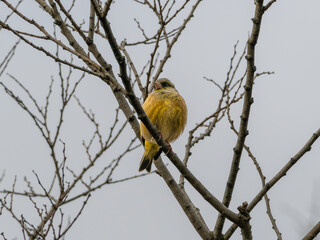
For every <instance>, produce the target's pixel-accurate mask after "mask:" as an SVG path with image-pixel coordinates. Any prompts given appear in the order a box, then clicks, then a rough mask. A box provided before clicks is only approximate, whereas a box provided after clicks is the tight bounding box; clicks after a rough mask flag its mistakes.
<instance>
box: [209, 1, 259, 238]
mask: <svg viewBox="0 0 320 240" xmlns="http://www.w3.org/2000/svg"><path fill="white" fill-rule="evenodd" d="M263 13H264V11H263V0H259V1H256V8H255V15H254V18H253V19H252V22H253V26H252V31H251V36H250V38H249V40H248V50H247V55H246V59H247V75H246V84H245V86H244V89H245V93H244V100H243V107H242V113H241V116H240V118H241V120H240V128H239V134H238V139H237V143H236V146H235V147H234V149H233V151H234V154H233V159H232V165H231V169H230V173H229V177H228V181H227V185H226V188H225V192H224V196H223V201H222V203H223V204H224V205H225V206H226V207H229V204H230V202H231V198H232V193H233V189H234V185H235V182H236V178H237V174H238V171H239V164H240V158H241V153H242V150H243V146H244V142H245V139H246V136H247V135H248V130H247V129H248V121H249V115H250V109H251V104H252V103H253V98H252V88H253V81H254V73H255V71H256V67H255V63H254V60H255V46H256V44H257V41H258V37H259V33H260V26H261V20H262V16H263ZM224 221H225V217H224V216H222V215H221V214H219V216H218V219H217V222H216V226H215V230H214V233H215V234H214V235H215V237H219V236H221V232H222V228H223V225H224Z"/></svg>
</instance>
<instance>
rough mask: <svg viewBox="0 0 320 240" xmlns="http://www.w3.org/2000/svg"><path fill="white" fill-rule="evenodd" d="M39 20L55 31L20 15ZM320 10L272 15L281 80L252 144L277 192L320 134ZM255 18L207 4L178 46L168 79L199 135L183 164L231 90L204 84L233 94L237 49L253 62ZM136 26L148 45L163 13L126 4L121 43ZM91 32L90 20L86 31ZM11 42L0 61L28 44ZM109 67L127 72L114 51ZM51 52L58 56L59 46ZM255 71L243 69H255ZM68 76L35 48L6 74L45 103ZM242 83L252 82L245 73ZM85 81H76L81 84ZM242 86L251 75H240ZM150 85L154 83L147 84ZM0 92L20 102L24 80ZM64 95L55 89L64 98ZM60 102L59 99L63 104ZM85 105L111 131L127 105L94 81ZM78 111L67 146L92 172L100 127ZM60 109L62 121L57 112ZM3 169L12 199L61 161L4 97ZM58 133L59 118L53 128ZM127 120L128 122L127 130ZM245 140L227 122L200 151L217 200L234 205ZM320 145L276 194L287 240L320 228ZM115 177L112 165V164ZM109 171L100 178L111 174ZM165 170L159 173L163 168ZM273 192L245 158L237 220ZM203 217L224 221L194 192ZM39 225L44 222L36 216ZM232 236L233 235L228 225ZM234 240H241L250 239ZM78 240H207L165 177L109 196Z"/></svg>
mask: <svg viewBox="0 0 320 240" xmlns="http://www.w3.org/2000/svg"><path fill="white" fill-rule="evenodd" d="M87 7H88V3H87V4H85V6H82V7H77V8H75V10H74V12H76V13H77V14H78V15H77V17H76V18H77V20H79V21H81V20H82V19H85V18H86V16H87V12H88V8H87ZM20 9H21V10H22V12H24V13H25V14H26V15H27V16H29V17H31V18H35V19H36V20H39V21H41V22H42V24H43V25H46V26H52V23H51V19H50V17H49V16H47V15H46V14H45V13H44V11H42V10H41V9H39V7H37V5H36V4H35V3H30V1H25V2H23V3H22V6H21V7H20ZM319 9H320V2H319V1H317V0H305V1H299V0H290V1H289V0H278V1H277V2H276V3H275V4H274V5H273V6H272V7H271V8H270V10H269V11H268V12H267V13H266V14H265V16H264V18H263V22H262V26H261V34H260V38H259V41H258V45H257V50H256V56H257V58H256V67H257V72H263V71H274V72H275V74H273V75H265V76H262V77H260V78H259V79H258V80H257V81H256V83H255V85H254V91H253V97H254V104H253V105H252V112H251V115H250V120H249V126H248V129H249V132H250V134H249V136H248V137H247V144H248V145H249V146H250V148H251V150H252V152H253V153H254V154H255V156H256V157H257V160H258V161H259V163H260V165H261V167H262V170H263V172H264V174H265V176H266V177H267V180H270V179H271V178H272V177H273V176H274V175H275V174H276V173H277V172H278V171H279V169H280V168H281V167H282V166H283V165H284V164H285V163H286V162H287V161H289V160H290V158H291V157H292V156H294V155H295V154H296V153H297V152H298V150H300V148H301V147H302V146H303V145H304V144H305V143H306V141H307V140H308V139H309V138H310V137H311V135H312V133H313V132H315V131H316V130H317V129H318V128H319V127H320V111H319V104H320V96H319V91H320V81H319V64H320V44H319V43H320V30H319V29H320V28H319V23H320V15H319ZM7 13H8V10H7V9H6V7H5V6H4V4H3V3H1V4H0V16H1V17H0V18H1V20H3V19H4V17H3V16H6V15H7ZM253 14H254V5H253V1H248V0H241V1H239V0H229V1H221V0H220V1H210V0H204V1H202V2H201V4H200V6H199V7H198V9H197V10H196V12H195V14H194V18H193V19H192V21H191V22H190V24H188V26H187V28H186V30H185V31H184V32H183V33H182V36H181V39H180V40H179V42H178V43H177V45H176V46H174V49H173V51H172V58H170V59H169V61H168V63H167V65H166V67H165V68H164V72H163V73H162V74H161V76H162V77H167V78H169V79H171V80H172V81H173V82H174V84H175V85H176V87H177V89H178V90H179V92H180V94H181V95H182V96H183V97H184V98H185V100H186V102H187V105H188V123H187V127H186V130H185V133H184V134H183V135H182V136H181V137H180V138H179V139H178V140H177V141H176V142H175V143H174V144H173V145H172V146H173V149H174V151H175V152H176V153H177V154H178V155H179V156H180V157H181V158H182V157H183V156H184V146H185V144H186V142H187V137H188V131H189V130H190V129H192V128H193V127H194V126H195V124H196V123H198V122H200V121H201V120H202V119H203V118H204V117H206V116H208V115H210V113H212V112H213V111H214V110H215V109H216V106H217V100H218V99H219V97H220V93H219V89H217V87H215V86H214V85H213V84H212V83H210V82H207V81H205V80H204V79H203V77H208V78H212V79H214V80H215V81H216V82H218V83H223V82H224V80H225V78H226V73H227V71H228V68H229V64H230V58H231V56H232V54H233V46H234V44H235V43H236V42H237V41H239V44H238V51H239V53H240V52H241V51H242V50H243V48H244V46H245V43H246V39H247V37H248V35H249V33H250V30H251V26H252V22H251V20H250V19H251V18H252V17H253ZM133 18H137V19H138V20H139V21H140V22H142V23H143V26H144V27H145V28H146V32H147V33H148V34H150V35H151V34H152V33H154V31H155V28H154V25H155V24H157V21H156V19H155V18H154V17H153V16H152V14H151V12H150V11H149V10H148V9H147V8H145V7H141V6H140V5H139V4H136V3H134V2H133V1H132V0H123V1H116V3H115V4H114V5H113V7H112V9H111V12H110V17H109V21H110V22H111V25H112V26H113V29H114V33H115V35H116V38H117V40H118V41H119V42H120V41H121V40H123V39H124V38H126V39H127V41H128V42H133V41H136V40H139V39H141V35H140V32H139V31H138V30H137V28H136V24H135V22H134V21H133ZM85 20H87V19H85ZM9 24H13V25H14V26H16V27H19V28H20V29H21V28H22V29H24V28H28V26H27V25H25V24H23V23H22V21H17V18H16V17H12V18H11V19H10V21H9ZM16 40H17V39H16V37H15V36H13V35H12V34H11V33H9V32H7V31H5V30H1V31H0V42H1V48H0V60H2V59H3V57H4V56H5V54H6V53H7V52H8V50H9V48H10V47H11V46H12V45H13V43H14V42H15V41H16ZM99 44H100V46H101V48H103V46H105V48H106V50H105V56H106V58H107V59H108V60H109V61H110V62H111V63H113V64H114V69H115V71H116V72H117V71H118V67H117V65H116V64H115V61H114V60H113V59H112V57H111V56H112V55H111V52H110V49H108V44H107V42H102V41H101V42H99ZM51 49H54V48H53V46H51ZM128 51H129V53H130V55H131V57H132V59H133V61H134V62H135V63H136V65H137V67H138V69H141V68H142V67H143V66H144V64H145V63H146V61H147V59H148V58H149V56H150V55H149V54H150V52H149V51H150V48H144V47H140V48H129V49H128ZM243 67H244V65H242V68H241V69H243ZM57 70H58V67H57V65H56V64H55V62H54V61H53V60H51V59H48V58H47V57H46V56H45V55H44V54H43V53H40V52H37V51H35V50H34V49H32V48H31V47H29V46H27V45H26V44H24V43H21V44H20V45H19V46H18V49H17V52H16V55H15V56H14V59H13V61H12V62H11V63H10V65H9V67H8V68H7V70H6V72H7V73H10V74H12V75H14V76H15V77H16V78H18V79H19V80H21V81H22V82H23V83H24V84H25V85H26V86H27V87H28V89H30V91H31V92H32V93H33V94H34V96H35V97H36V98H37V99H39V101H40V102H41V103H44V101H45V96H46V93H47V89H48V86H49V84H50V81H51V76H54V77H55V78H57V76H58V72H57ZM241 73H242V72H241ZM80 75H81V74H80V73H79V72H77V71H74V80H76V79H77V77H79V76H80ZM239 76H241V74H240V73H239ZM144 79H145V75H144ZM0 81H3V82H5V83H6V84H7V85H8V86H11V87H12V89H14V90H15V91H16V92H17V93H21V91H20V90H18V88H17V87H16V85H15V84H13V83H12V80H10V78H9V77H8V76H7V75H6V74H3V75H2V76H1V78H0ZM58 87H59V83H58V82H57V83H56V84H55V85H54V88H55V89H58ZM54 96H55V97H56V98H57V99H58V96H59V93H55V94H54ZM77 96H79V97H80V99H81V100H82V102H83V104H84V105H85V106H87V107H88V108H91V109H92V110H93V111H94V112H95V113H96V116H97V119H98V121H100V123H101V126H102V128H103V129H105V130H107V129H109V127H110V124H111V123H112V122H113V120H114V109H115V106H116V105H115V100H114V97H113V95H112V93H111V91H110V90H109V87H108V86H107V85H106V84H104V83H102V82H101V81H100V80H99V79H96V78H95V77H92V76H87V77H86V78H85V79H84V81H83V82H82V83H81V84H80V87H79V91H78V92H77ZM73 101H74V103H73V105H72V106H73V107H74V108H72V109H70V111H69V112H68V113H67V115H66V125H65V127H64V129H63V136H62V137H63V140H64V141H66V142H67V144H68V152H67V154H68V157H69V158H70V162H69V163H70V164H71V165H72V166H73V168H74V169H78V170H80V169H81V168H82V167H83V164H84V163H85V160H86V159H85V157H84V154H85V153H84V150H83V148H82V147H81V144H82V140H83V139H85V140H88V139H89V138H90V136H91V133H92V131H93V127H92V126H91V125H90V123H89V121H88V120H87V119H85V118H84V117H83V114H82V113H81V109H79V107H77V105H76V102H75V100H73ZM58 106H59V105H58V102H57V103H53V108H52V111H53V112H54V110H57V107H58ZM241 106H242V104H238V105H237V106H235V107H234V108H233V109H232V116H233V118H234V120H235V124H236V126H238V123H239V119H240V117H239V116H240V110H241ZM0 113H1V117H0V162H1V168H0V172H2V169H5V170H6V177H5V179H4V181H3V182H2V183H1V185H0V188H1V189H3V188H8V187H10V186H11V184H12V182H13V180H14V176H15V175H16V176H17V177H18V183H17V187H20V188H22V187H23V186H24V184H23V176H27V177H28V178H29V179H31V180H33V181H34V182H35V177H34V175H33V173H32V170H34V171H36V172H37V173H38V174H39V177H40V178H42V179H43V181H44V182H46V181H48V179H46V177H47V175H50V174H51V173H52V167H53V166H52V163H51V162H50V159H49V149H48V148H47V146H46V144H45V143H44V142H43V140H42V139H41V135H40V132H39V131H37V129H36V128H35V126H34V124H33V122H32V120H31V119H30V118H29V117H28V116H27V114H26V113H25V112H24V111H23V110H22V109H21V108H20V107H19V106H18V105H17V104H16V103H15V102H14V101H12V99H10V98H9V97H8V96H7V95H6V94H5V92H4V91H3V89H0ZM52 119H53V120H52V124H53V125H54V119H55V116H54V115H53V116H52ZM122 119H123V118H122ZM133 137H134V134H133V132H132V131H131V130H130V129H129V128H127V130H126V132H125V136H123V137H122V138H121V139H122V140H121V141H120V144H117V145H116V146H115V147H114V148H113V150H112V151H111V152H108V153H107V154H106V155H105V156H104V157H103V159H105V161H108V160H110V159H113V158H115V157H117V156H118V155H119V154H120V153H121V152H122V150H123V146H126V145H127V144H128V143H129V142H130V140H131V138H133ZM235 141H236V137H235V135H234V133H233V132H232V131H231V130H230V126H229V123H228V122H227V121H223V122H221V123H219V124H218V126H217V129H216V130H215V132H214V134H212V136H211V137H210V138H207V139H206V140H205V141H203V142H202V143H201V144H199V145H198V146H196V147H195V148H194V149H193V151H192V156H191V158H190V164H189V168H190V170H191V171H192V172H194V174H195V175H196V176H197V177H198V178H199V179H200V180H201V181H202V182H203V184H204V185H205V186H206V187H207V188H208V189H209V190H210V191H211V192H212V193H213V195H214V196H216V197H218V198H219V199H222V196H223V192H224V188H225V184H226V179H227V177H228V173H229V168H230V165H231V160H232V154H233V151H232V149H233V147H234V145H235ZM142 154H143V149H142V148H139V149H137V150H135V151H134V152H132V153H130V154H128V155H127V157H125V158H124V159H123V160H122V161H121V163H120V166H119V168H118V169H117V171H116V172H115V176H114V178H115V179H120V178H123V177H127V176H132V175H135V174H137V169H138V164H139V161H140V159H141V156H142ZM319 156H320V144H319V142H316V143H315V144H314V146H313V148H312V151H311V152H309V153H307V154H306V155H305V156H304V157H303V159H302V160H301V161H299V162H298V164H297V165H296V166H294V167H293V168H292V170H290V171H289V173H288V174H287V176H286V177H284V178H283V179H282V180H281V181H280V182H279V183H278V184H277V185H276V186H275V187H274V188H273V189H272V190H271V191H270V192H269V197H270V199H271V206H272V211H273V214H274V217H275V218H276V220H277V224H278V227H279V229H280V231H281V233H282V235H283V238H284V239H299V238H301V237H302V236H303V235H304V234H305V233H306V232H307V230H309V229H310V227H311V226H313V225H314V224H315V223H317V222H318V221H319V219H320V210H319V209H320V204H319V202H320V192H319V184H320V176H319V169H320V161H319V160H320V159H319V158H320V157H319ZM163 159H164V161H165V162H166V163H168V164H169V169H170V170H172V171H173V174H174V176H175V177H176V178H178V176H179V175H178V173H177V171H176V170H174V168H173V167H172V164H171V163H170V162H169V160H168V159H167V158H166V157H163ZM100 165H101V167H103V160H102V162H101V163H100ZM100 165H99V166H100ZM153 168H154V166H153ZM260 189H261V181H260V178H259V176H258V173H257V171H256V170H255V167H254V165H253V163H252V161H251V160H250V158H248V157H247V154H246V153H245V152H243V157H242V160H241V163H240V172H239V174H238V180H237V182H236V186H235V191H234V196H233V199H232V203H231V209H232V210H236V207H237V206H239V205H240V204H241V203H242V202H243V201H251V200H252V198H253V197H254V196H255V195H256V194H257V192H258V191H259V190H260ZM187 192H189V193H190V196H191V198H192V200H194V203H195V205H196V206H197V207H198V208H200V211H201V213H202V214H203V216H204V218H205V219H206V220H207V223H208V226H209V227H210V229H212V228H213V227H214V223H215V220H216V216H217V212H216V211H215V210H214V209H212V207H211V206H209V205H208V204H207V203H206V202H205V201H204V200H203V199H202V198H201V197H200V196H199V195H198V194H197V193H196V192H195V191H194V190H193V189H191V188H190V187H189V186H187ZM25 201H26V199H25V200H21V199H19V198H17V201H16V208H17V210H18V211H19V210H21V209H23V212H24V214H26V215H27V214H30V216H32V214H34V213H31V210H30V209H26V207H25V206H26V205H25V204H26V202H25ZM81 202H82V201H79V202H78V203H77V204H78V205H77V204H75V205H68V206H66V208H65V209H64V210H65V211H66V213H68V214H70V215H72V216H73V215H74V214H75V213H76V211H77V209H79V207H80V205H81ZM265 211H266V210H265V203H264V202H263V201H261V202H260V203H259V205H258V206H257V207H256V208H255V209H254V210H253V211H252V220H251V223H252V231H253V236H254V238H255V239H276V235H275V233H274V232H273V230H272V228H271V224H270V221H269V219H268V217H267V215H266V214H265ZM34 217H36V216H34ZM228 226H229V225H228ZM17 229H19V228H18V227H17V223H15V222H14V221H12V220H11V217H10V216H9V215H8V214H6V213H4V214H3V215H1V216H0V232H2V231H5V232H6V233H7V236H8V239H13V238H14V237H16V236H18V239H21V235H20V232H16V231H17ZM237 231H238V232H237V233H236V234H235V235H234V239H239V238H240V237H239V236H240V235H239V230H237ZM66 239H79V240H82V239H83V240H84V239H94V240H100V239H101V240H102V239H140V240H147V239H154V240H160V239H161V240H162V239H168V240H170V239H188V240H189V239H190V240H193V239H200V238H199V236H198V235H197V233H196V231H195V230H194V229H193V227H192V225H191V224H190V223H189V220H188V219H187V217H186V216H185V214H184V213H183V211H182V209H181V208H180V206H179V205H178V203H177V201H176V200H175V198H174V197H173V196H172V194H171V192H170V190H169V189H168V187H167V186H166V184H165V183H164V181H163V180H162V178H160V177H159V176H158V175H156V174H152V175H150V176H147V177H143V178H138V179H135V180H131V181H128V182H124V183H119V184H114V185H109V186H106V187H104V188H102V189H101V190H99V191H97V192H95V193H94V194H93V195H92V197H91V199H90V201H89V203H88V205H87V206H86V208H85V209H84V211H83V214H82V216H81V217H80V219H79V220H78V221H77V222H76V223H75V225H74V227H73V228H72V229H71V230H70V232H69V234H68V235H67V238H66Z"/></svg>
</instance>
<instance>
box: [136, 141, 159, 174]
mask: <svg viewBox="0 0 320 240" xmlns="http://www.w3.org/2000/svg"><path fill="white" fill-rule="evenodd" d="M159 150H160V147H159V145H158V144H156V143H151V142H148V141H145V145H144V154H143V157H142V159H141V161H140V165H139V171H143V170H144V169H146V170H147V171H148V172H150V171H151V165H152V160H153V159H154V157H155V156H156V155H157V153H158V152H159Z"/></svg>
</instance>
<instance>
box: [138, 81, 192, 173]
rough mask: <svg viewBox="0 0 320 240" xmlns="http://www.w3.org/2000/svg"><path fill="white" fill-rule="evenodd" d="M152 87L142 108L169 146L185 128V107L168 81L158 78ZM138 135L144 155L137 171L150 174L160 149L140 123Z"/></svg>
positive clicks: (181, 98) (182, 100)
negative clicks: (153, 87)
mask: <svg viewBox="0 0 320 240" xmlns="http://www.w3.org/2000/svg"><path fill="white" fill-rule="evenodd" d="M154 86H155V89H154V91H153V92H152V93H150V94H149V95H148V97H147V98H146V100H145V102H144V103H143V105H142V107H143V109H144V111H145V113H146V114H147V116H148V118H149V119H150V121H151V123H152V124H153V125H155V126H156V127H157V129H158V130H159V132H160V137H162V138H163V139H164V140H165V141H167V143H168V144H170V143H171V142H173V141H175V140H176V139H177V138H178V137H179V136H180V135H181V134H182V132H183V130H184V128H185V126H186V123H187V112H188V110H187V105H186V102H185V101H184V99H183V97H182V96H181V95H180V94H179V92H178V91H177V90H176V88H175V86H174V84H173V83H172V82H171V81H170V80H169V79H167V78H160V79H158V80H157V81H155V83H154ZM140 133H141V140H142V142H143V143H144V154H143V157H142V159H141V161H140V165H139V171H143V170H146V171H147V172H150V171H151V165H152V162H153V160H154V159H157V158H158V157H159V155H160V154H161V149H160V147H159V145H158V144H157V142H156V141H155V139H154V138H153V137H152V135H151V134H150V133H149V131H148V129H147V128H146V127H145V125H144V124H143V123H142V122H141V123H140Z"/></svg>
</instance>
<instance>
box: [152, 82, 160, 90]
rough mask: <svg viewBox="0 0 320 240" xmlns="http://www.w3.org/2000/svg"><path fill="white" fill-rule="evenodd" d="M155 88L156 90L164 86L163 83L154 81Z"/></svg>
mask: <svg viewBox="0 0 320 240" xmlns="http://www.w3.org/2000/svg"><path fill="white" fill-rule="evenodd" d="M154 88H155V89H156V90H158V89H160V88H162V86H161V83H159V82H155V83H154Z"/></svg>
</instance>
